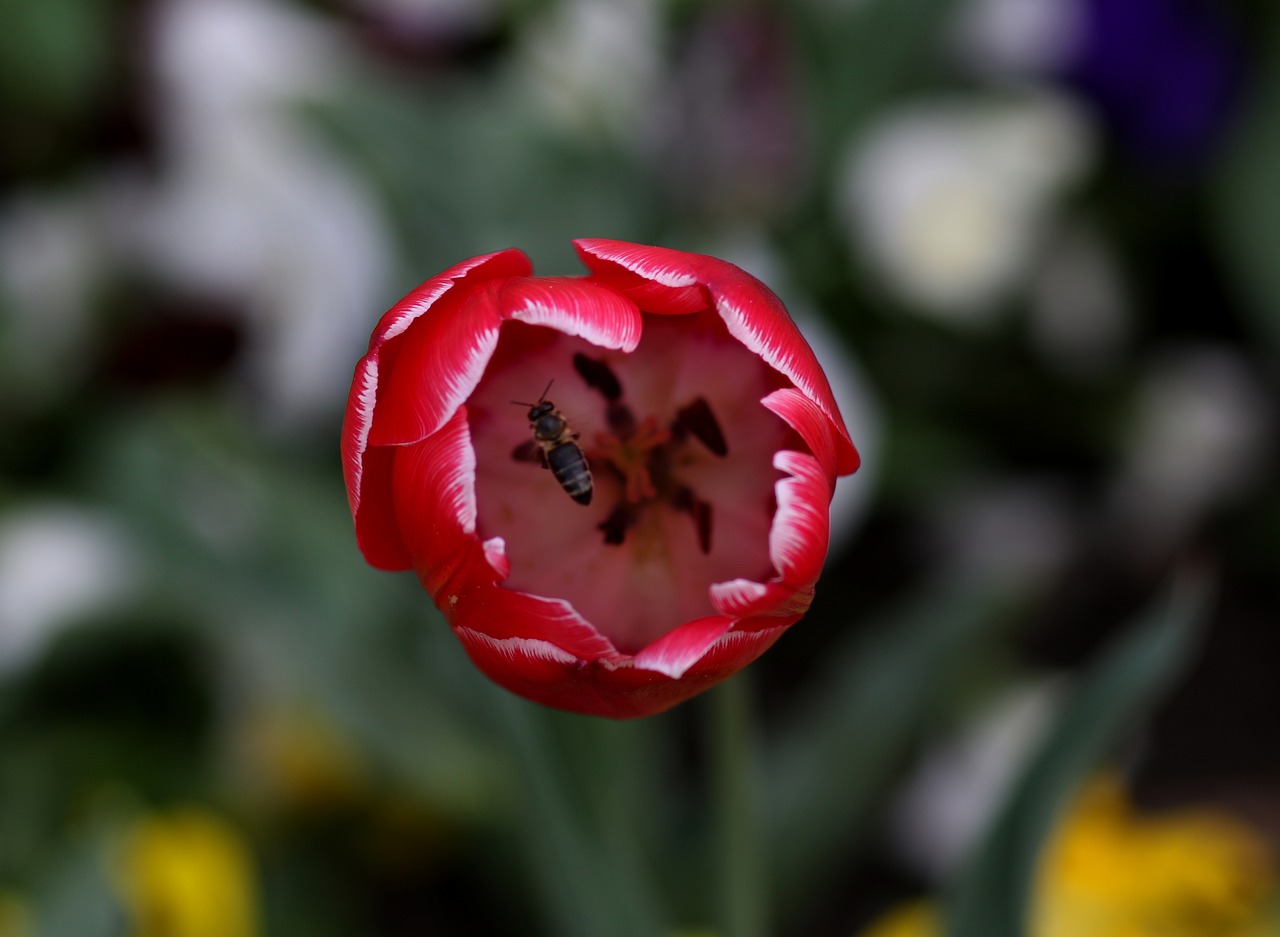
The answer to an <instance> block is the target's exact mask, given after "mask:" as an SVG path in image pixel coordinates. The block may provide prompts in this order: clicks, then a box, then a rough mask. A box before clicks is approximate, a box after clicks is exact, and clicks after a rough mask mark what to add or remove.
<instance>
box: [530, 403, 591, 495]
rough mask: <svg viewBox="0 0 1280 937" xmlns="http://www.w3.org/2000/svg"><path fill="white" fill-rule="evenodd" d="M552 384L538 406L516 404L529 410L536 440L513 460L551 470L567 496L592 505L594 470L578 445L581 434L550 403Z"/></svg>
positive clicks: (533, 404) (531, 427)
mask: <svg viewBox="0 0 1280 937" xmlns="http://www.w3.org/2000/svg"><path fill="white" fill-rule="evenodd" d="M549 390H551V381H548V382H547V386H546V389H545V390H543V392H542V396H540V397H539V398H538V402H537V403H525V402H523V401H520V400H513V401H511V402H512V403H514V404H516V405H517V406H520V407H528V408H529V428H530V429H531V430H533V439H531V440H529V441H528V442H525V443H522V444H521V445H519V446H517V447H516V450H515V452H513V453H512V456H513V457H514V458H516V459H519V460H521V461H537V462H540V463H541V464H542V467H543V468H549V469H551V473H552V474H553V475H555V477H556V481H558V482H559V483H560V487H561V488H563V489H564V490H565V493H566V494H567V495H568V496H569V497H570V498H572V499H573V500H574V501H577V502H578V503H579V504H590V503H591V492H592V485H591V466H590V465H588V464H587V456H586V454H585V453H584V452H583V451H582V447H581V446H579V445H578V443H577V439H578V434H577V433H575V432H573V431H572V430H571V429H570V428H569V421H568V420H566V419H565V418H564V414H563V413H561V412H560V411H559V410H557V409H556V405H555V404H553V403H552V402H551V401H550V400H548V399H547V391H549Z"/></svg>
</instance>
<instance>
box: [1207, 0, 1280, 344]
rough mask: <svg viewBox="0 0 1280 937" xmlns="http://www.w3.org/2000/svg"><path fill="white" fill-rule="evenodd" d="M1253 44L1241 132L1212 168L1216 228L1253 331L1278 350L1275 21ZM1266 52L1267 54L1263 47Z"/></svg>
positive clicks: (1279, 143) (1279, 71) (1278, 64)
mask: <svg viewBox="0 0 1280 937" xmlns="http://www.w3.org/2000/svg"><path fill="white" fill-rule="evenodd" d="M1273 33H1274V34H1273V35H1272V36H1271V37H1270V41H1269V42H1264V43H1262V44H1261V45H1260V47H1259V50H1258V51H1259V53H1260V54H1259V55H1258V57H1257V64H1258V66H1259V74H1258V76H1257V79H1256V81H1255V82H1254V83H1253V87H1252V90H1253V100H1252V101H1251V102H1250V103H1249V106H1248V111H1247V113H1246V114H1245V115H1244V119H1243V120H1242V121H1241V127H1242V131H1241V133H1240V135H1239V136H1238V137H1237V138H1236V140H1235V141H1234V143H1233V144H1232V146H1231V148H1230V150H1229V152H1228V154H1227V158H1226V160H1225V162H1224V163H1223V165H1222V166H1221V167H1219V171H1218V180H1219V185H1218V186H1217V189H1216V191H1215V192H1214V195H1215V199H1216V203H1217V204H1216V208H1217V212H1216V214H1217V224H1216V231H1217V235H1218V239H1219V241H1220V242H1221V246H1222V249H1223V252H1224V254H1225V258H1224V259H1225V261H1226V263H1227V264H1228V266H1229V267H1230V268H1233V270H1234V274H1235V277H1236V279H1238V280H1239V281H1240V284H1241V286H1242V287H1243V290H1244V294H1245V295H1244V297H1243V299H1244V300H1245V303H1246V306H1247V309H1248V310H1249V311H1250V312H1252V314H1253V316H1254V324H1255V328H1256V330H1257V332H1258V333H1259V334H1260V335H1261V336H1262V337H1263V338H1264V339H1266V340H1267V341H1269V342H1270V343H1271V345H1272V348H1273V350H1276V351H1280V264H1277V263H1276V257H1275V254H1276V247H1275V246H1276V244H1277V243H1280V20H1277V21H1276V26H1274V27H1273ZM1268 49H1269V51H1270V53H1271V54H1270V55H1267V54H1266V52H1267V51H1268Z"/></svg>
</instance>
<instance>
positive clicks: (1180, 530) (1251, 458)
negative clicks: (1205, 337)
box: [1116, 347, 1275, 547]
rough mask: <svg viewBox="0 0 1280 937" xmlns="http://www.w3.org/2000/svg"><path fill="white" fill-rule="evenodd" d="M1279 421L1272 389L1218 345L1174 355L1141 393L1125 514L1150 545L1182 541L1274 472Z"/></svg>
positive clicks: (1121, 493) (1123, 481)
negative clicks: (1202, 519)
mask: <svg viewBox="0 0 1280 937" xmlns="http://www.w3.org/2000/svg"><path fill="white" fill-rule="evenodd" d="M1274 420H1275V413H1274V411H1273V409H1272V406H1271V404H1270V402H1269V399H1268V396H1267V394H1266V391H1265V389H1264V388H1263V387H1262V386H1261V384H1260V381H1259V380H1258V378H1257V377H1256V376H1255V375H1254V374H1253V373H1252V372H1250V371H1249V369H1248V368H1247V367H1246V365H1245V363H1244V362H1243V361H1242V360H1241V359H1240V358H1239V357H1237V356H1236V355H1235V354H1233V353H1231V352H1229V351H1226V350H1221V349H1217V348H1211V347H1197V348H1186V349H1182V350H1179V351H1177V352H1174V353H1170V354H1169V355H1167V356H1166V357H1165V358H1164V359H1163V360H1161V361H1159V362H1158V363H1157V364H1156V365H1155V366H1154V367H1152V368H1151V370H1150V371H1149V372H1148V373H1147V375H1146V376H1145V378H1144V380H1143V382H1142V385H1141V387H1140V389H1139V393H1138V399H1137V402H1136V405H1135V410H1134V413H1133V421H1132V431H1131V433H1130V435H1129V437H1128V447H1127V452H1126V455H1125V460H1124V468H1123V470H1122V475H1121V478H1120V480H1119V483H1118V485H1117V490H1116V498H1117V503H1118V507H1119V509H1120V510H1121V511H1122V512H1124V513H1126V514H1128V515H1129V516H1130V517H1131V518H1134V520H1135V526H1136V527H1137V529H1139V530H1141V531H1143V533H1144V535H1145V537H1146V538H1147V540H1148V546H1150V547H1158V546H1160V545H1163V544H1166V543H1172V542H1175V541H1176V540H1177V539H1178V538H1180V537H1182V536H1183V535H1185V534H1186V533H1187V532H1188V528H1189V527H1190V526H1191V525H1192V524H1194V523H1195V522H1196V521H1197V520H1198V519H1199V518H1200V517H1201V516H1202V515H1203V514H1204V513H1205V512H1206V511H1207V510H1209V509H1211V508H1214V507H1217V506H1219V505H1221V504H1224V503H1226V502H1228V501H1229V500H1230V499H1231V497H1232V496H1234V495H1236V494H1238V493H1240V492H1242V491H1243V490H1244V489H1245V488H1246V487H1247V486H1248V485H1249V484H1250V483H1252V482H1254V481H1256V480H1257V479H1259V478H1260V477H1262V476H1263V474H1264V473H1265V472H1267V471H1268V470H1269V468H1270V466H1271V464H1272V462H1273V457H1274V454H1275V444H1274V441H1273V439H1274V431H1273V427H1274Z"/></svg>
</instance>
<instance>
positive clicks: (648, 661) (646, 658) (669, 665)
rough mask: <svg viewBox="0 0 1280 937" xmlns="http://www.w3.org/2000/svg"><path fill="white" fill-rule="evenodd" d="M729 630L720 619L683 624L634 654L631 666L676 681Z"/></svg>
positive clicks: (730, 624) (730, 622) (728, 621)
mask: <svg viewBox="0 0 1280 937" xmlns="http://www.w3.org/2000/svg"><path fill="white" fill-rule="evenodd" d="M732 627H733V619H732V618H728V617H726V616H724V615H713V616H711V617H709V618H699V619H698V620H697V621H689V622H685V623H684V624H683V625H681V626H680V627H678V628H673V629H672V630H671V631H668V632H667V633H666V634H664V635H663V636H662V637H660V638H658V640H656V641H654V642H653V643H652V644H650V645H649V646H648V647H646V648H645V649H644V650H642V651H641V652H640V653H639V654H637V655H636V656H635V666H637V667H639V668H641V669H643V670H653V671H656V672H657V673H661V674H666V675H667V676H668V677H671V678H672V679H675V680H679V679H680V678H681V677H683V676H684V674H685V671H687V670H688V669H689V668H690V667H692V666H693V665H694V664H695V663H697V661H698V660H699V659H700V658H701V657H702V656H703V655H705V654H706V653H707V651H708V650H710V649H711V646H712V645H713V644H715V643H716V641H718V640H720V638H721V636H723V635H724V634H725V632H727V631H728V630H729V629H730V628H732Z"/></svg>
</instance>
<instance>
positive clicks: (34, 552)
mask: <svg viewBox="0 0 1280 937" xmlns="http://www.w3.org/2000/svg"><path fill="white" fill-rule="evenodd" d="M139 582H140V571H139V563H138V557H137V554H136V551H135V549H134V545H133V544H132V543H131V542H130V540H129V538H128V537H127V536H126V534H125V532H124V531H123V530H121V529H120V528H119V527H118V526H117V525H116V524H115V523H113V522H112V521H111V520H110V519H109V518H106V517H103V516H101V515H99V514H96V513H93V512H90V511H87V510H84V509H82V508H79V507H76V506H74V505H70V504H55V503H49V504H32V505H28V506H26V507H24V508H22V509H20V510H16V511H13V512H11V513H9V514H7V515H5V516H4V517H3V518H0V674H4V673H6V672H9V671H12V670H16V669H18V668H19V667H21V666H22V665H23V664H24V663H26V662H27V661H28V660H30V659H31V658H33V657H35V656H36V655H38V654H39V652H40V649H41V648H43V647H44V646H45V645H46V644H47V643H48V642H49V641H50V640H51V639H52V637H53V636H54V635H55V634H57V633H58V631H59V630H60V629H62V628H63V627H65V626H67V625H72V624H75V623H76V619H78V618H80V617H83V616H86V615H89V614H91V613H93V612H94V611H96V610H99V609H101V608H104V607H107V606H109V605H111V604H112V603H113V602H117V601H120V600H121V599H123V598H125V597H127V596H128V595H129V594H130V593H131V592H132V591H133V590H134V589H136V588H137V586H138V585H139Z"/></svg>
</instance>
